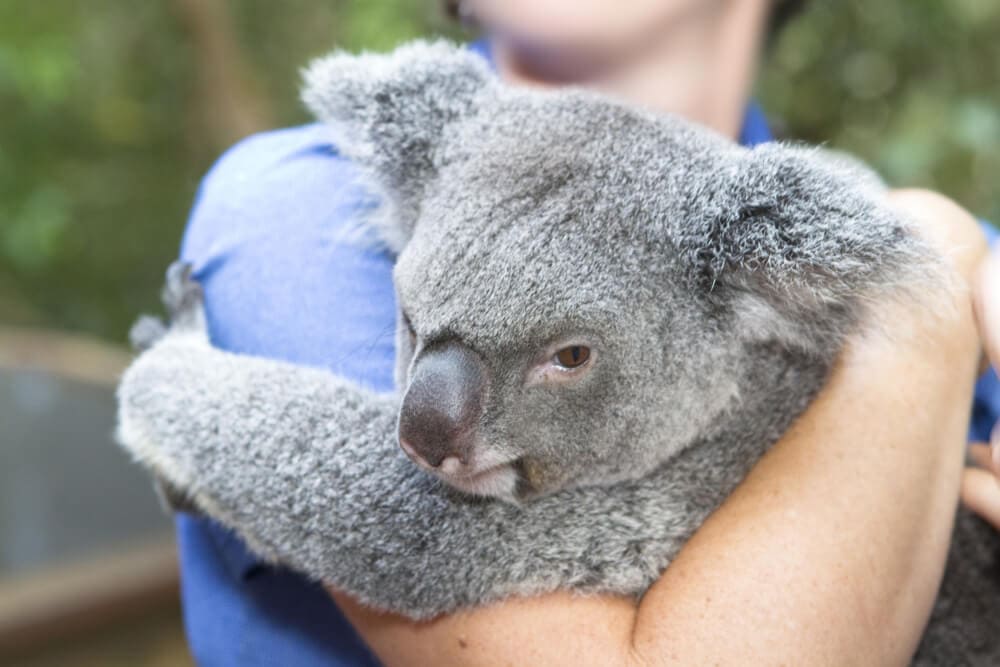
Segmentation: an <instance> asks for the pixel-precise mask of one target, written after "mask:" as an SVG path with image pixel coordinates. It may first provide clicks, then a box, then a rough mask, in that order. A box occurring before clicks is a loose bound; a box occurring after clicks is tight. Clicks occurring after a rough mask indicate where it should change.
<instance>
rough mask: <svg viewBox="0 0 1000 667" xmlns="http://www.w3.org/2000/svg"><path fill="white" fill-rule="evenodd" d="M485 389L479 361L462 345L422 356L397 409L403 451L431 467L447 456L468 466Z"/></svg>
mask: <svg viewBox="0 0 1000 667" xmlns="http://www.w3.org/2000/svg"><path fill="white" fill-rule="evenodd" d="M485 391H486V374H485V372H484V365H483V361H482V359H481V358H480V357H479V355H477V354H476V353H475V352H473V351H472V350H471V349H469V348H468V347H466V346H465V345H462V344H460V343H448V344H445V345H441V346H439V347H434V348H431V349H428V350H426V351H425V352H423V353H422V354H421V355H420V357H419V358H418V359H417V361H416V363H415V364H414V367H413V371H412V374H411V376H410V385H409V387H407V389H406V395H405V396H403V405H402V407H401V408H400V411H399V441H400V444H401V445H403V449H408V450H410V451H408V452H407V453H412V454H416V455H417V456H419V457H420V458H421V459H423V460H424V461H425V462H426V463H427V464H428V465H431V466H433V467H435V468H436V467H438V466H440V465H441V463H442V462H443V461H444V460H445V459H448V458H451V457H454V458H456V459H458V461H459V462H460V463H463V464H464V463H466V462H468V459H469V454H470V450H471V447H472V442H473V440H474V439H475V436H476V425H477V424H478V422H479V416H480V414H481V413H482V404H483V396H484V393H485ZM412 454H411V455H412Z"/></svg>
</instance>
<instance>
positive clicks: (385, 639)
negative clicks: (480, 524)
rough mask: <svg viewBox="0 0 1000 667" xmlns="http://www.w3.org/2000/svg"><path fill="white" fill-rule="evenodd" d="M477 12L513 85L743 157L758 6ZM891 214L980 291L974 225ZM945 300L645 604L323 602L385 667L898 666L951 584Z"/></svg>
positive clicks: (855, 353)
mask: <svg viewBox="0 0 1000 667" xmlns="http://www.w3.org/2000/svg"><path fill="white" fill-rule="evenodd" d="M469 9H470V10H471V12H472V13H473V14H474V15H475V17H476V20H477V22H478V23H479V24H480V25H481V26H482V27H483V28H484V29H485V31H486V32H487V34H489V35H490V37H491V44H492V45H493V48H494V53H495V55H496V59H497V65H498V71H499V73H500V75H501V77H503V78H504V79H505V80H506V81H508V82H509V83H512V84H515V85H559V84H564V83H572V84H576V85H584V86H588V87H592V88H595V89H598V90H600V91H602V92H605V93H607V94H611V95H614V96H617V97H620V98H622V99H625V100H628V101H630V102H633V103H635V104H640V105H644V106H647V107H650V108H654V109H658V110H662V111H671V112H675V113H679V114H681V115H684V116H686V117H688V118H689V119H691V120H694V121H696V122H700V123H702V124H704V125H707V126H709V127H712V128H714V129H716V130H717V131H719V132H720V133H723V134H725V135H728V136H732V137H735V136H736V134H737V132H738V130H739V125H740V120H741V118H742V114H743V110H744V105H745V100H746V97H747V91H748V90H749V87H750V83H751V81H752V78H753V73H754V69H755V66H756V60H757V52H758V50H759V46H760V42H761V30H762V26H763V25H764V23H765V18H766V12H767V3H766V2H763V1H761V0H719V1H712V2H703V1H702V0H674V1H657V0H633V1H632V2H629V3H607V2H602V1H600V0H587V1H586V2H579V1H577V2H571V1H570V0H476V1H474V2H470V3H469ZM891 197H892V201H893V203H895V204H896V205H898V206H899V207H900V208H901V209H903V210H904V211H906V212H907V213H909V214H911V215H912V217H914V218H915V219H916V220H918V221H919V223H920V224H921V226H922V229H924V230H925V231H926V232H927V234H928V235H929V236H931V237H933V238H936V239H937V242H938V244H939V247H940V248H941V249H942V251H943V252H945V253H946V254H947V255H948V256H949V257H951V258H952V259H953V260H954V261H955V262H956V266H957V268H958V269H959V272H960V273H961V274H962V275H963V276H964V278H965V279H971V276H972V274H973V272H974V270H975V265H976V264H977V262H978V258H979V256H980V255H981V254H982V252H983V241H982V238H981V235H980V233H979V230H978V228H977V227H976V225H975V222H974V221H973V220H972V219H971V217H970V216H969V215H968V214H967V213H965V212H964V211H962V210H961V209H960V208H959V207H957V206H956V205H954V204H953V203H951V202H949V201H948V200H946V199H944V198H942V197H940V196H937V195H934V194H932V193H928V192H915V191H909V192H898V193H893V194H892V195H891ZM949 298H950V299H951V300H952V306H953V308H952V309H951V310H952V311H953V312H954V313H956V316H955V317H939V318H927V317H919V316H917V315H914V314H913V312H911V311H913V310H914V306H913V305H912V304H911V305H910V306H909V308H910V310H907V309H906V308H904V307H903V306H901V305H899V304H892V305H890V304H887V305H886V308H894V309H896V310H898V311H899V312H898V316H895V317H894V316H891V315H888V316H886V318H885V321H886V322H888V323H889V324H888V325H886V326H889V327H890V328H891V330H890V331H889V332H888V333H889V334H890V335H889V337H888V338H884V337H880V336H875V335H873V336H869V337H866V338H864V339H862V340H857V341H854V343H853V344H852V345H851V346H850V347H849V349H848V350H847V352H846V353H845V355H844V358H843V360H842V363H841V364H840V366H839V368H838V370H837V371H836V372H835V374H834V376H833V378H832V380H831V383H830V384H829V386H828V387H827V388H826V389H825V390H824V392H823V393H822V394H821V396H820V397H819V398H818V399H817V401H816V402H815V403H814V405H813V406H812V407H811V408H810V409H809V410H808V411H807V412H806V414H805V415H803V417H802V418H801V419H800V420H799V421H798V422H797V423H796V425H795V427H794V428H793V429H792V430H791V431H790V432H789V433H788V434H787V435H786V436H785V437H784V438H783V439H782V440H781V441H780V442H779V443H777V444H776V445H775V446H774V447H773V448H772V450H771V451H770V453H769V454H768V455H767V456H766V457H765V458H764V459H763V460H761V461H760V462H759V463H758V465H757V466H755V468H754V469H753V471H752V472H751V474H750V475H749V476H748V478H747V479H746V481H745V482H744V483H743V484H742V485H741V486H740V487H739V488H738V489H737V491H736V492H735V493H734V494H733V496H732V497H730V498H729V499H728V500H727V501H726V502H725V503H724V504H723V505H722V506H721V507H720V508H719V510H717V512H716V513H715V514H713V515H712V516H711V517H710V519H709V520H708V521H707V522H706V523H705V525H704V526H703V527H702V528H701V529H700V530H699V531H698V532H697V534H696V535H695V537H694V538H693V539H692V540H691V541H690V543H689V544H688V545H686V546H685V548H684V549H683V550H682V551H681V553H680V554H679V556H678V558H677V559H676V560H675V561H674V563H673V564H672V565H671V566H670V568H669V569H668V570H667V571H666V572H665V573H664V575H663V576H662V577H661V579H660V580H659V581H658V582H656V583H655V584H654V585H653V587H652V588H651V589H650V590H649V592H648V593H647V595H646V596H645V597H644V598H643V599H642V601H641V603H640V604H636V603H635V602H634V601H632V600H628V599H624V598H617V597H610V596H593V597H580V596H574V595H573V594H570V593H559V594H552V595H546V596H540V597H536V598H531V599H520V600H511V601H508V602H504V603H501V604H497V605H492V606H490V607H486V608H481V609H477V610H472V611H466V612H462V613H458V614H454V615H450V616H445V617H442V618H439V619H436V620H434V621H432V622H429V623H415V622H412V621H409V620H407V619H404V618H402V617H399V616H394V615H391V614H383V613H379V612H375V611H372V610H370V609H366V608H364V607H362V606H360V605H358V604H357V603H356V602H354V601H353V600H351V599H350V598H349V597H347V596H346V595H343V594H341V593H338V592H336V591H331V594H332V595H333V597H334V599H335V600H336V601H337V603H338V604H339V605H340V607H341V609H342V610H343V611H344V612H345V614H346V615H347V617H348V618H349V620H350V621H351V622H352V623H353V624H354V626H355V627H356V628H357V629H358V631H359V632H360V634H361V635H362V637H363V638H364V639H365V640H366V641H367V642H368V644H369V645H370V646H371V647H372V648H373V650H374V651H375V652H376V654H377V655H378V656H379V658H380V659H381V660H382V661H383V662H384V663H385V664H387V665H427V664H435V665H445V666H447V665H503V664H545V665H561V664H566V665H588V664H594V665H631V664H638V665H655V664H762V665H766V664H837V665H844V664H901V663H905V662H906V661H907V660H908V659H909V657H910V656H911V655H912V652H913V651H914V649H915V648H916V645H917V641H918V639H919V637H920V634H921V631H922V629H923V625H924V623H925V621H926V619H927V615H928V613H929V611H930V608H931V604H932V602H933V599H934V596H935V593H936V590H937V586H938V583H939V581H940V577H941V573H942V570H943V566H944V559H945V555H946V552H947V547H948V541H949V534H950V529H951V525H952V518H953V513H954V509H955V504H956V502H957V497H958V489H959V484H960V479H961V472H962V461H963V452H964V437H965V432H966V426H967V420H968V406H969V404H970V401H971V394H972V380H973V378H974V376H975V371H976V364H977V359H978V355H979V353H978V339H977V337H976V332H975V326H974V323H973V319H972V316H971V306H970V300H969V297H968V294H967V292H963V291H962V290H957V291H956V292H955V293H953V294H951V295H950V297H949ZM916 310H918V311H919V309H916ZM943 310H945V311H947V310H948V309H947V308H945V309H943ZM918 406H919V409H918ZM845 415H849V416H850V418H849V419H845Z"/></svg>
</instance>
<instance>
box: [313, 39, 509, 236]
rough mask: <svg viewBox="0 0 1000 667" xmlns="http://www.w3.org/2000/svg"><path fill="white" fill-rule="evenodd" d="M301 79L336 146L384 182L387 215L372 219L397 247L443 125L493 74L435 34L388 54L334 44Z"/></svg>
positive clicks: (467, 110) (428, 175) (408, 227)
mask: <svg viewBox="0 0 1000 667" xmlns="http://www.w3.org/2000/svg"><path fill="white" fill-rule="evenodd" d="M304 82H305V83H304V87H303V92H302V99H303V101H304V102H305V104H306V105H307V106H308V107H309V109H310V110H311V111H312V112H313V113H314V114H315V115H316V117H317V118H319V119H320V120H321V121H324V122H327V123H330V124H331V126H332V127H333V129H334V133H335V136H334V143H335V144H336V146H337V149H338V150H339V151H341V152H342V153H344V154H345V155H346V156H347V157H349V158H351V159H352V160H353V161H354V162H355V163H357V164H359V165H361V166H362V167H363V168H366V169H367V170H368V171H369V172H370V174H371V176H372V177H373V180H374V181H375V184H376V185H379V186H381V189H382V192H380V193H379V194H380V195H382V197H383V208H384V211H385V215H382V216H380V218H379V220H378V221H377V222H376V226H377V227H379V231H380V233H381V235H382V237H383V239H384V240H385V241H386V243H387V244H388V245H389V246H390V247H391V248H392V249H394V250H397V251H398V250H399V249H401V248H402V246H403V245H405V243H406V241H407V240H408V238H409V236H410V234H411V232H412V228H413V224H414V222H415V221H416V219H417V217H418V214H419V206H420V200H421V195H422V193H423V189H424V186H425V185H426V184H427V183H428V182H429V181H431V180H433V179H434V178H435V176H436V174H437V170H438V167H439V164H438V163H437V157H436V156H437V153H438V147H439V145H440V144H441V142H442V141H443V140H444V135H445V132H446V129H447V127H448V126H449V125H450V124H452V123H454V122H455V121H457V120H459V119H461V118H463V117H466V116H469V115H472V114H473V113H474V111H475V109H476V108H477V106H478V104H479V101H480V99H481V98H482V97H483V96H484V95H486V94H488V93H489V92H491V91H492V90H494V89H495V82H496V79H495V75H494V74H493V72H492V71H491V70H490V67H489V65H488V64H487V63H486V61H485V60H483V58H482V57H480V56H479V55H477V54H475V53H474V52H472V51H470V50H468V49H464V48H461V47H458V46H455V45H453V44H449V43H447V42H444V41H437V42H414V43H412V44H408V45H406V46H403V47H400V48H399V49H396V50H395V51H393V52H392V53H389V54H363V55H360V56H359V55H354V54H349V53H344V52H335V53H333V54H331V55H328V56H325V57H323V58H319V59H317V60H315V61H314V62H313V63H312V64H311V65H309V67H308V68H306V70H305V72H304ZM385 207H388V209H387V210H386V209H385Z"/></svg>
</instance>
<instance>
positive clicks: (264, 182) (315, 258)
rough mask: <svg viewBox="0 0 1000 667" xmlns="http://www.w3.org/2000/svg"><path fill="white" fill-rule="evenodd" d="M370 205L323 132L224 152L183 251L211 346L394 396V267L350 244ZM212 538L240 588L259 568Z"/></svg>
mask: <svg viewBox="0 0 1000 667" xmlns="http://www.w3.org/2000/svg"><path fill="white" fill-rule="evenodd" d="M373 203H374V202H373V201H372V200H371V198H370V196H369V195H368V194H367V193H366V192H365V190H364V188H363V187H362V186H361V185H359V184H358V183H357V178H356V170H355V168H353V167H352V165H351V164H350V163H349V162H348V161H347V160H345V159H343V158H341V157H340V156H338V155H337V153H336V150H335V149H334V148H333V146H332V145H331V144H330V142H329V141H328V139H327V137H326V134H325V131H324V128H323V126H321V125H309V126H304V127H299V128H291V129H286V130H279V131H276V132H269V133H266V134H262V135H257V136H254V137H251V138H249V139H247V140H244V141H243V142H241V143H239V144H237V145H236V146H235V147H234V148H232V149H230V151H229V152H227V153H226V154H225V155H224V156H223V157H222V158H221V159H220V160H219V162H218V163H217V164H216V166H215V167H213V169H212V170H211V171H210V172H209V173H208V175H207V176H206V177H205V179H204V181H203V183H202V187H201V189H200V191H199V195H198V198H197V201H196V203H195V206H194V209H193V212H192V215H191V218H190V221H189V223H188V227H187V230H186V233H185V236H184V240H183V243H182V249H181V257H182V258H183V259H184V260H185V261H188V262H191V263H192V264H193V266H194V276H195V278H196V279H197V280H198V282H199V283H200V284H201V285H202V287H203V290H204V293H205V306H206V312H207V316H208V324H209V333H210V336H211V338H212V342H213V343H214V344H215V345H216V346H218V347H220V348H223V349H226V350H230V351H233V352H239V353H243V354H250V355H255V356H265V357H271V358H278V359H283V360H286V361H291V362H294V363H300V364H306V365H311V366H318V367H325V368H328V369H330V370H332V371H334V372H335V373H337V374H339V375H342V376H344V377H348V378H351V379H354V380H356V381H358V382H360V383H362V384H364V385H366V386H368V387H370V388H372V389H375V390H376V391H385V390H389V389H391V388H392V383H393V373H392V369H393V363H394V334H395V296H394V290H393V287H392V279H391V273H392V264H393V257H392V256H390V255H389V254H388V253H387V252H385V251H383V250H381V249H380V248H379V247H378V245H377V243H376V242H375V241H374V240H373V239H371V238H370V237H368V236H365V235H364V234H363V233H361V232H359V230H360V229H362V226H361V224H360V223H361V221H362V216H363V215H364V214H365V212H366V211H367V210H368V209H370V207H371V206H372V205H373ZM212 532H213V533H214V534H215V536H216V542H217V546H218V548H219V551H220V552H221V553H222V554H223V556H224V557H225V559H226V560H227V561H228V563H229V565H230V567H232V568H234V569H235V570H236V571H237V572H238V573H239V575H240V576H248V575H249V574H250V573H252V572H253V570H254V568H256V567H257V566H258V565H259V563H258V561H257V559H256V558H255V557H253V556H252V555H251V554H250V553H249V552H248V551H247V550H246V548H245V547H244V546H243V544H242V543H241V542H240V541H239V540H237V539H235V538H234V537H233V536H232V535H231V534H230V533H228V532H226V531H224V530H223V529H221V528H220V527H218V526H215V525H214V524H213V526H212Z"/></svg>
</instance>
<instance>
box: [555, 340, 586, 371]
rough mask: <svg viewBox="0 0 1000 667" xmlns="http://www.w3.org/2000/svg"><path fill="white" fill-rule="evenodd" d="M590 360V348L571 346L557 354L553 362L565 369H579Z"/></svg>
mask: <svg viewBox="0 0 1000 667" xmlns="http://www.w3.org/2000/svg"><path fill="white" fill-rule="evenodd" d="M589 360H590V348H589V347H587V346H585V345H570V346H569V347H564V348H562V349H561V350H559V351H558V352H556V354H555V356H554V357H553V361H554V362H555V364H556V365H557V366H562V367H563V368H579V367H580V366H583V365H584V364H585V363H587V361H589Z"/></svg>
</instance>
